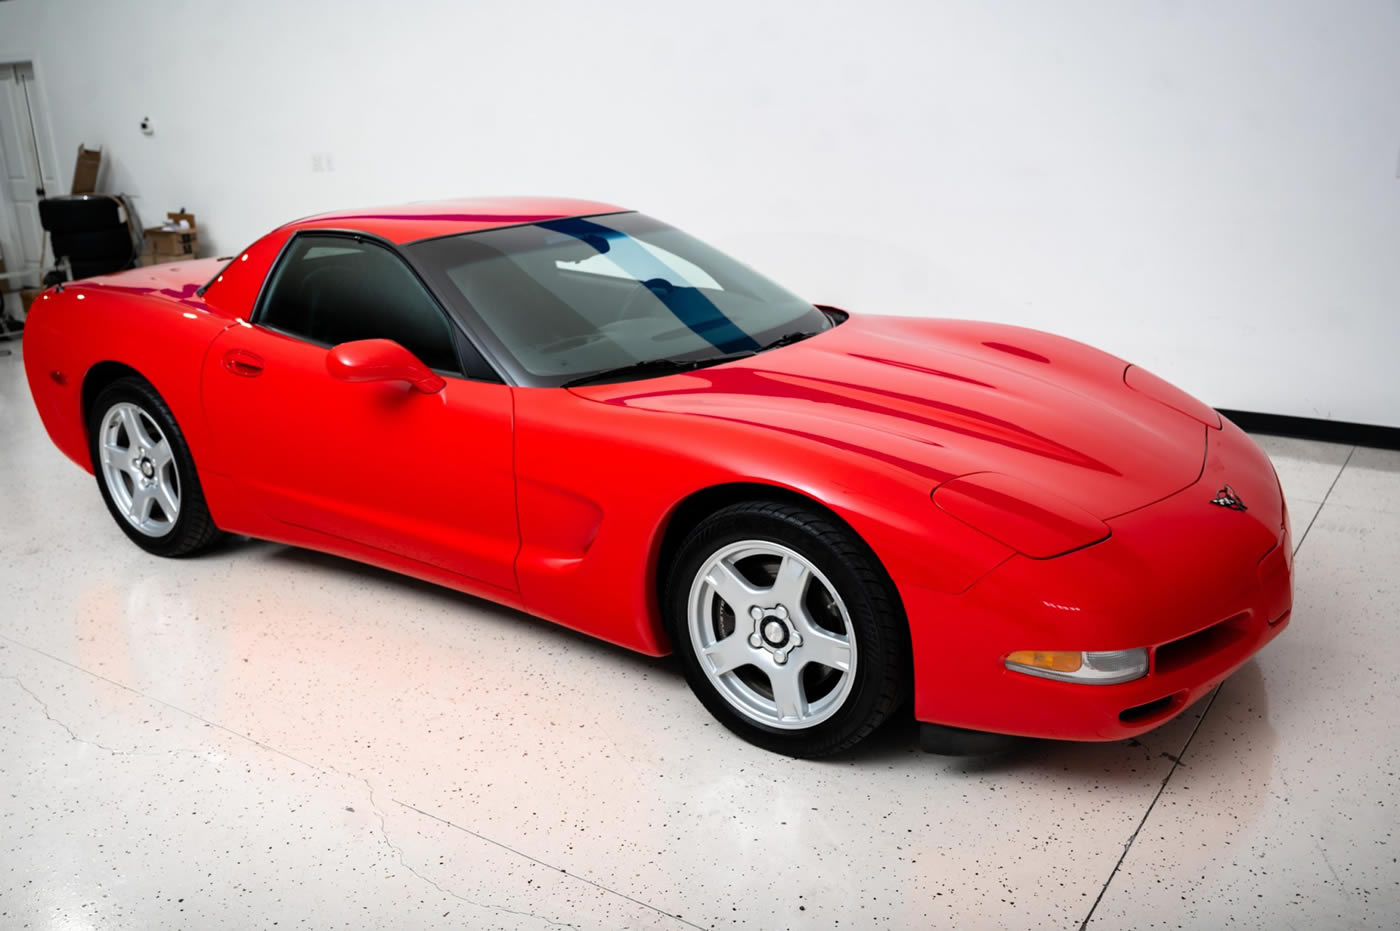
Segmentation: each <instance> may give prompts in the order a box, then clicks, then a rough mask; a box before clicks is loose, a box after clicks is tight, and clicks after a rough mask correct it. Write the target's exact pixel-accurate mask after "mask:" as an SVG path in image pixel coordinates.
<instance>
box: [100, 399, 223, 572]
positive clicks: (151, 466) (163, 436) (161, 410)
mask: <svg viewBox="0 0 1400 931" xmlns="http://www.w3.org/2000/svg"><path fill="white" fill-rule="evenodd" d="M88 437H89V442H90V443H91V454H92V470H93V472H95V473H96V474H97V487H98V489H99V490H100V491H101V492H102V500H103V501H104V502H106V504H107V510H108V511H110V512H111V514H112V519H113V520H115V521H116V522H117V526H119V527H121V529H122V530H123V532H125V533H126V535H127V536H128V537H130V538H131V540H132V541H133V542H135V543H136V545H137V546H139V547H141V548H142V549H144V550H146V551H147V552H150V553H155V554H156V555H158V556H190V555H193V554H194V553H197V552H199V551H200V550H203V549H207V548H208V547H209V546H211V545H212V544H213V543H214V542H215V541H217V540H218V539H219V537H220V536H221V534H220V531H219V528H218V527H216V526H214V520H213V518H212V517H210V515H209V508H208V507H207V506H206V505H205V503H204V493H203V491H202V490H201V488H200V486H199V476H198V475H196V474H195V469H194V459H193V458H192V457H191V456H190V450H189V447H188V446H187V445H186V444H185V437H184V434H182V433H181V432H180V428H179V426H178V425H177V424H176V423H175V418H174V416H173V415H172V414H171V413H170V408H168V407H167V406H166V404H165V401H164V400H163V399H162V398H161V396H160V395H159V394H157V393H156V390H155V389H154V388H152V387H151V385H150V384H149V383H148V382H146V381H145V380H143V379H140V378H134V377H133V378H122V379H118V380H117V381H114V382H112V384H110V385H108V386H107V387H106V388H103V389H102V391H101V392H100V393H99V394H98V395H97V399H96V400H95V401H94V402H93V405H92V409H91V411H89V420H88Z"/></svg>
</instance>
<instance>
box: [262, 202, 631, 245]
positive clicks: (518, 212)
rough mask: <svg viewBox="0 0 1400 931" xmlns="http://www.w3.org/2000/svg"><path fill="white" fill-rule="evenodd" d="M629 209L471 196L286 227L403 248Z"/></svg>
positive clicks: (333, 216) (310, 220) (355, 212)
mask: <svg viewBox="0 0 1400 931" xmlns="http://www.w3.org/2000/svg"><path fill="white" fill-rule="evenodd" d="M625 209H626V208H624V207H618V206H615V205H613V204H605V203H601V202H599V201H592V200H576V199H574V198H571V197H472V198H463V199H460V200H435V201H422V202H420V203H416V204H399V205H396V206H389V207H366V208H363V209H359V210H337V211H334V212H332V213H322V214H317V215H316V216H312V217H305V218H303V219H301V220H295V221H293V222H291V223H288V224H287V226H286V228H288V229H293V230H302V229H336V230H356V231H358V232H362V233H370V234H372V235H374V236H379V237H382V238H384V239H387V240H389V241H390V242H392V243H399V244H402V243H408V242H416V241H418V240H420V239H432V238H434V237H436V236H452V235H456V234H458V233H475V232H478V231H479V230H488V229H495V228H497V227H501V226H515V225H517V224H521V223H535V222H538V221H540V220H559V219H562V218H564V217H581V216H588V215H590V214H598V213H619V212H622V211H623V210H625Z"/></svg>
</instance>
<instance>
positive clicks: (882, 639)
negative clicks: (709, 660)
mask: <svg viewBox="0 0 1400 931" xmlns="http://www.w3.org/2000/svg"><path fill="white" fill-rule="evenodd" d="M744 540H760V541H770V542H773V543H777V544H780V545H781V546H784V547H786V548H788V549H790V550H793V551H795V552H796V553H798V554H800V555H801V556H802V557H803V559H805V560H806V561H807V562H809V563H810V564H811V565H812V566H814V567H815V568H816V569H817V570H819V571H820V573H821V574H822V575H824V576H825V577H826V579H827V580H828V581H829V582H830V584H831V585H832V586H833V587H834V588H835V590H836V593H837V594H838V595H839V597H840V600H841V601H843V602H844V603H845V606H846V609H847V613H848V614H849V616H850V627H851V631H850V633H851V634H852V635H853V636H854V639H855V643H856V655H857V657H858V661H857V662H856V663H855V670H854V673H853V675H854V681H853V683H852V685H851V688H850V691H849V693H848V694H847V695H846V697H845V699H844V700H843V701H842V703H841V704H840V706H839V707H838V708H837V709H836V710H835V711H834V713H832V714H831V716H830V717H828V718H826V719H825V720H823V721H821V722H819V723H816V724H814V725H812V726H811V727H806V728H798V729H779V728H776V727H770V726H767V725H765V724H762V723H760V722H758V721H756V720H754V719H753V718H751V717H750V716H746V715H745V714H743V713H742V712H740V711H739V710H737V709H736V708H735V707H734V706H733V705H731V704H730V701H729V700H728V699H727V698H726V697H725V696H724V695H723V694H721V693H720V691H719V690H718V689H717V688H716V686H715V684H714V683H713V682H711V680H710V678H709V676H708V675H707V673H706V672H705V670H704V669H703V668H702V667H701V659H700V658H699V657H698V656H697V655H696V648H695V646H694V643H693V641H692V638H691V634H690V629H689V619H688V603H689V600H690V595H691V585H692V583H693V582H694V581H695V579H696V576H697V574H698V573H699V572H700V571H701V569H702V567H703V566H704V565H705V564H706V562H707V561H708V560H709V559H710V557H711V556H713V555H714V554H715V553H717V552H719V551H720V550H721V549H722V548H723V547H726V546H728V545H730V544H733V543H737V542H739V541H744ZM663 611H664V620H665V623H666V627H667V630H668V632H669V634H670V637H671V644H672V647H673V648H674V649H675V652H676V655H677V656H678V657H679V658H680V662H681V665H682V667H683V668H684V670H685V676H686V679H687V681H688V682H689V683H690V687H691V689H692V690H693V691H694V692H695V694H696V696H697V697H698V698H699V699H700V701H701V702H702V703H703V704H704V705H705V707H706V708H707V709H709V711H710V713H711V714H713V715H714V716H715V718H717V719H718V720H719V721H720V723H722V724H723V725H724V726H725V727H727V728H729V730H731V731H733V732H734V733H735V734H738V735H739V736H740V737H743V738H744V739H745V740H747V741H749V742H751V743H754V744H756V745H758V746H760V747H763V748H764V749H767V750H771V751H773V752H775V753H782V754H786V755H788V756H794V757H822V756H829V755H831V754H835V753H840V752H841V751H844V750H848V749H850V748H851V747H854V746H855V745H856V744H858V743H860V742H861V741H862V740H864V739H865V738H866V737H868V736H870V735H871V734H872V733H874V731H875V730H876V729H877V728H878V727H879V726H880V725H881V724H883V723H884V722H885V720H886V719H888V718H889V717H890V715H891V714H892V713H894V712H895V711H896V710H897V709H898V708H899V707H900V706H901V705H902V704H903V703H904V701H905V699H906V698H907V697H908V695H909V691H910V688H911V684H912V679H913V676H912V671H911V658H910V646H909V625H908V622H907V620H906V619H905V616H904V611H903V608H902V606H901V603H900V600H899V596H898V593H897V592H896V591H895V588H894V584H893V582H891V581H890V578H889V576H888V574H887V573H886V572H885V571H884V568H883V567H882V566H881V565H880V562H879V560H878V559H877V558H876V556H875V554H874V553H873V552H872V551H871V550H870V548H869V547H868V546H867V545H866V544H865V543H864V541H862V540H861V539H860V537H859V536H857V535H856V534H855V532H854V531H852V530H851V529H850V528H849V527H847V526H846V525H845V524H844V523H842V522H840V521H839V520H837V519H834V518H833V517H832V516H831V515H829V514H827V513H824V512H822V511H821V510H819V509H817V508H815V507H806V506H803V505H800V504H796V503H787V502H778V501H748V502H741V503H738V504H733V505H730V506H728V507H725V508H723V509H721V510H719V511H717V512H716V513H714V514H712V515H710V516H709V517H707V518H706V519H705V520H703V521H701V522H700V524H699V525H698V526H696V527H695V529H694V530H693V531H691V533H690V534H689V536H687V537H686V539H685V541H684V542H683V543H682V545H681V547H680V550H679V552H678V553H677V555H676V558H675V559H674V561H673V562H672V564H671V571H670V572H669V574H668V577H667V581H666V586H665V591H664V594H663ZM736 623H737V622H736Z"/></svg>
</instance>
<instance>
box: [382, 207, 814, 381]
mask: <svg viewBox="0 0 1400 931" xmlns="http://www.w3.org/2000/svg"><path fill="white" fill-rule="evenodd" d="M407 251H408V253H409V255H410V256H411V257H412V258H413V261H414V263H415V264H416V265H417V266H418V267H419V269H420V270H421V271H422V272H423V274H424V275H425V276H427V277H428V278H429V279H430V280H431V281H432V283H433V284H434V285H435V286H436V288H437V290H438V291H439V293H441V294H443V295H445V296H446V297H447V299H448V300H450V301H453V302H454V303H456V304H458V309H459V310H460V311H461V313H462V314H463V316H464V317H466V318H467V319H468V320H469V321H471V322H474V323H476V324H477V325H476V326H474V327H473V328H474V329H475V330H477V331H478V332H479V333H480V335H481V337H482V339H483V340H485V341H487V342H489V343H490V344H491V345H490V346H489V347H488V348H490V349H491V350H493V353H494V355H496V357H497V358H498V359H499V360H500V362H501V364H502V365H504V366H506V367H507V368H508V369H510V374H511V376H512V377H513V378H514V379H515V380H516V381H517V382H519V383H520V384H523V385H531V386H549V385H563V384H566V383H572V382H578V381H590V380H594V381H600V382H601V381H622V380H626V379H629V378H642V377H650V376H652V375H655V374H659V373H661V372H663V371H666V370H671V371H676V370H683V369H685V368H689V367H694V366H698V365H703V364H710V363H714V362H718V361H723V360H725V359H726V358H736V357H739V356H743V355H747V354H751V353H753V352H757V351H759V350H761V349H764V348H767V347H768V346H770V345H771V344H773V343H775V342H777V341H779V340H783V341H785V342H791V341H792V340H793V339H797V338H800V337H801V336H806V335H810V334H812V333H816V332H819V331H821V330H824V329H826V328H828V327H829V326H831V321H830V320H829V319H828V318H827V317H826V315H825V314H823V313H822V312H821V311H819V310H818V309H817V308H816V307H814V306H813V305H811V304H809V303H807V302H806V301H804V300H802V299H801V298H799V297H797V296H796V295H794V294H791V293H790V292H788V291H786V290H784V289H783V288H781V287H779V286H778V285H776V284H774V283H773V282H771V281H769V280H768V279H766V278H764V277H763V276H762V275H759V274H757V273H756V272H754V271H753V270H752V269H750V268H748V267H746V266H744V265H742V264H740V263H739V262H736V261H735V260H733V259H731V258H729V257H728V256H726V255H724V254H723V253H721V252H719V251H717V250H715V249H713V248H711V247H710V246H707V245H705V244H704V243H702V242H700V241H699V240H697V239H695V238H694V237H692V236H688V235H686V234H685V233H682V232H681V231H680V230H678V229H675V228H674V227H671V226H667V225H666V224H665V223H661V222H659V221H657V220H653V219H651V218H650V217H647V216H644V215H642V214H639V213H613V214H606V215H599V216H590V217H572V218H568V219H562V220H546V221H542V222H539V223H530V224H525V225H522V226H511V227H505V228H502V229H494V230H486V231H483V232H479V233H464V234H462V235H460V236H447V237H442V238H439V239H430V240H424V241H422V242H418V243H415V244H413V245H411V246H409V247H408V248H407ZM784 337H786V338H787V339H786V340H784Z"/></svg>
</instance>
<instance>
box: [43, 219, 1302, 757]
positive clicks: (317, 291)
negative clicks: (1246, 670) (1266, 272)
mask: <svg viewBox="0 0 1400 931" xmlns="http://www.w3.org/2000/svg"><path fill="white" fill-rule="evenodd" d="M24 356H25V366H26V370H27V374H28V379H29V385H30V389H31V391H32V392H33V396H34V402H35V404H36V405H37V406H38V410H39V413H40V415H41V416H42V418H43V421H44V424H45V426H46V427H47V429H48V431H49V434H50V435H51V436H52V438H53V440H54V442H55V443H56V444H57V445H58V447H59V448H60V449H61V450H62V451H63V452H64V453H66V454H67V455H68V456H69V457H70V458H71V459H73V460H74V461H75V462H77V463H78V464H79V465H81V466H82V467H83V468H84V469H88V470H90V471H91V472H93V473H94V474H95V475H96V478H97V486H98V489H99V490H100V492H101V494H102V497H103V500H104V501H105V502H106V504H107V508H108V509H109V510H110V511H111V513H112V516H113V518H114V519H115V521H116V523H117V526H119V527H120V528H121V529H122V530H123V531H124V532H125V533H126V534H127V536H129V537H130V538H131V539H132V540H133V541H135V542H136V543H137V544H138V545H139V546H141V547H143V548H145V549H147V550H149V551H150V552H152V553H156V554H159V555H163V556H185V555H190V554H193V553H197V552H199V551H200V550H202V549H204V548H206V547H208V546H209V545H210V544H212V543H213V542H214V541H215V540H216V539H217V538H218V537H220V535H221V534H224V533H235V534H246V535H249V536H254V537H262V538H266V539H270V540H278V541H282V542H285V543H289V544H294V545H297V546H305V547H311V548H314V549H318V550H324V551H326V552H330V553H337V554H339V555H341V556H345V557H349V558H351V559H357V560H361V561H363V562H367V563H373V564H375V565H379V566H384V567H387V568H390V569H394V570H397V571H400V572H404V573H407V574H409V575H413V576H417V577H419V578H423V579H428V580H431V581H433V582H437V583H440V584H443V585H446V586H450V587H452V588H456V589H460V590H462V591H465V592H470V593H472V594H475V595H479V596H481V597H483V598H488V599H491V600H493V601H497V602H501V603H503V604H507V605H511V606H514V607H517V608H521V609H524V610H525V611H528V612H530V613H532V614H536V615H539V616H540V617H544V618H548V619H549V620H552V621H556V622H558V623H560V624H564V625H567V626H569V627H572V628H575V629H577V630H580V631H584V632H586V633H589V634H592V635H594V636H597V637H602V638H604V639H606V640H609V641H612V642H613V643H617V644H621V645H623V646H626V647H629V648H631V649H634V650H638V651H641V652H643V653H648V654H652V655H661V654H664V653H668V652H670V651H675V652H676V653H677V654H678V655H679V657H680V661H681V663H682V665H683V667H684V669H685V672H686V675H687V677H688V679H689V681H690V684H691V686H692V687H693V688H694V690H695V692H696V694H697V695H698V696H699V698H700V700H701V701H702V702H703V703H704V704H705V706H706V707H707V708H708V709H709V710H710V711H711V712H712V713H713V714H714V715H715V717H717V718H718V719H719V720H720V721H721V722H723V723H724V724H725V725H726V726H727V727H729V728H730V729H732V730H733V731H735V732H736V733H738V734H740V735H741V736H743V737H745V738H747V739H748V740H751V741H753V742H754V743H756V744H759V745H761V746H764V747H767V748H769V749H772V750H776V751H779V752H783V753H789V754H793V755H798V756H817V755H822V754H827V753H833V752H836V751H840V750H842V749H845V748H847V747H850V746H852V745H854V744H855V743H857V742H858V741H860V740H861V739H862V738H864V737H865V736H867V735H868V734H870V733H871V732H872V731H873V730H874V729H875V728H877V727H878V726H879V725H880V724H881V723H882V722H883V721H885V720H886V719H887V718H889V717H890V716H891V715H892V714H894V713H896V712H897V711H898V710H899V709H900V708H901V707H902V706H903V705H904V703H905V702H906V700H907V699H908V698H910V697H911V696H912V698H913V712H914V715H915V717H916V718H917V719H918V720H919V721H921V722H925V733H931V734H932V735H933V737H934V738H937V737H939V736H940V735H962V736H967V737H969V738H970V739H972V740H973V742H974V743H975V742H976V739H977V738H976V734H978V733H985V732H991V733H996V734H1015V735H1029V736H1041V737H1054V738H1067V739H1076V740H1113V739H1117V738H1124V737H1130V736H1132V735H1135V734H1138V733H1141V732H1143V731H1146V730H1148V729H1150V728H1153V727H1156V726H1157V725H1159V724H1161V723H1162V722H1164V721H1166V720H1168V719H1169V718H1171V717H1173V716H1174V715H1176V714H1178V713H1180V712H1181V711H1182V710H1183V709H1184V708H1186V707H1187V706H1188V705H1189V704H1191V703H1192V702H1193V701H1195V700H1196V699H1197V698H1199V697H1201V696H1202V695H1203V694H1205V693H1206V692H1207V691H1208V690H1209V689H1211V688H1212V687H1213V686H1214V685H1215V684H1216V683H1218V682H1220V681H1221V680H1222V679H1224V678H1225V677H1226V676H1228V675H1229V674H1230V673H1231V672H1232V671H1234V670H1235V669H1236V668H1237V667H1238V666H1240V665H1241V664H1242V663H1244V662H1245V661H1246V660H1247V659H1248V658H1249V657H1250V656H1252V655H1253V654H1254V653H1255V652H1256V651H1258V650H1259V649H1260V648H1261V647H1262V646H1263V645H1264V644H1265V643H1267V642H1269V640H1271V639H1272V638H1273V637H1275V636H1276V635H1277V634H1278V633H1279V632H1280V631H1281V630H1282V629H1283V627H1284V626H1285V625H1286V624H1287V622H1288V617H1289V610H1290V606H1291V602H1292V583H1291V575H1292V547H1291V544H1290V541H1289V527H1288V514H1287V510H1286V508H1285V505H1284V500H1283V494H1282V491H1281V489H1280V486H1279V483H1278V479H1277V477H1276V476H1275V474H1274V471H1273V468H1272V466H1271V465H1270V463H1269V460H1268V458H1267V457H1266V456H1265V455H1264V453H1263V452H1261V451H1260V449H1259V448H1258V447H1257V446H1256V445H1255V444H1254V443H1253V442H1252V441H1251V440H1250V439H1249V438H1248V437H1247V436H1245V434H1244V433H1242V432H1241V431H1240V430H1239V429H1238V428H1237V427H1235V425H1233V424H1232V423H1230V422H1228V421H1225V420H1222V418H1221V417H1220V415H1218V414H1217V413H1216V412H1215V411H1214V410H1212V409H1211V408H1209V407H1207V406H1206V405H1204V404H1202V403H1201V402H1199V401H1197V400H1195V399H1193V398H1191V397H1190V396H1188V395H1186V394H1184V393H1183V392H1181V391H1180V390H1178V389H1176V388H1174V387H1172V386H1171V385H1169V384H1167V383H1166V382H1164V381H1162V380H1161V379H1159V378H1156V377H1154V376H1153V375H1151V374H1149V373H1148V372H1146V371H1144V370H1142V369H1140V368H1137V367H1135V366H1133V365H1130V364H1128V363H1126V362H1124V361H1123V360H1121V359H1117V358H1114V357H1113V356H1110V355H1107V354H1105V353H1103V352H1099V351H1097V350H1095V349H1091V348H1090V347H1088V346H1085V345H1083V344H1080V343H1077V342H1072V341H1070V340H1067V339H1062V338H1059V337H1056V336H1050V335H1047V334H1045V333H1040V332H1035V331H1031V330H1025V329H1020V328H1017V327H1010V326H999V325H994V324H989V323H977V322H971V321H962V320H937V319H921V318H920V319H915V318H902V317H885V316H874V315H869V314H861V313H847V312H846V311H842V310H837V309H836V308H833V307H825V306H821V305H813V304H809V303H807V302H805V301H803V300H801V299H800V298H798V297H796V296H794V295H793V294H790V293H789V292H787V291H785V290H784V289H782V288H781V287H779V286H778V285H776V284H774V283H772V282H771V281H768V280H767V279H765V278H763V277H762V276H760V275H758V274H757V273H755V272H754V271H752V270H751V269H749V268H747V267H745V266H743V265H741V264H739V263H737V262H735V261H734V260H733V259H730V258H728V257H726V256H725V255H723V254H721V253H720V252H717V251H716V250H714V249H713V248H710V247H709V246H706V245H705V244H703V243H701V242H699V241H697V240H695V239H693V238H692V237H690V236H687V235H686V234H685V233H682V232H680V231H679V230H677V229H675V228H673V227H670V226H667V225H666V224H664V223H661V222H659V221H657V220H654V219H651V218H649V217H647V216H644V215H642V214H639V213H635V212H631V211H627V210H623V209H621V208H618V207H613V206H609V205H606V204H600V203H590V202H584V201H571V200H554V199H533V198H508V199H498V200H472V201H452V202H443V203H433V204H418V205H412V206H407V207H390V208H383V209H375V210H362V211H349V212H344V213H334V214H327V215H324V216H318V217H312V218H310V219H305V220H298V221H296V222H294V223H290V224H287V225H286V226H283V227H281V228H279V229H277V230H274V231H273V232H271V233H269V234H267V235H266V236H264V237H263V238H262V239H259V240H258V241H257V242H255V243H253V245H251V246H250V247H248V249H247V250H246V251H245V252H242V253H240V254H239V255H237V256H235V257H233V258H232V259H231V260H206V261H196V262H186V263H177V264H170V265H159V266H155V267H151V268H142V269H136V270H133V271H128V272H122V273H120V274H115V275H109V276H106V277H101V278H92V279H87V280H82V281H76V282H73V283H71V284H67V285H62V286H59V287H56V288H52V289H50V290H48V291H46V292H44V293H43V294H42V295H41V296H40V298H39V299H38V300H37V301H36V302H35V304H34V308H33V310H32V312H31V314H30V317H29V321H28V325H27V328H26V333H25V345H24ZM934 742H935V743H936V742H937V741H936V740H935V741H934Z"/></svg>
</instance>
